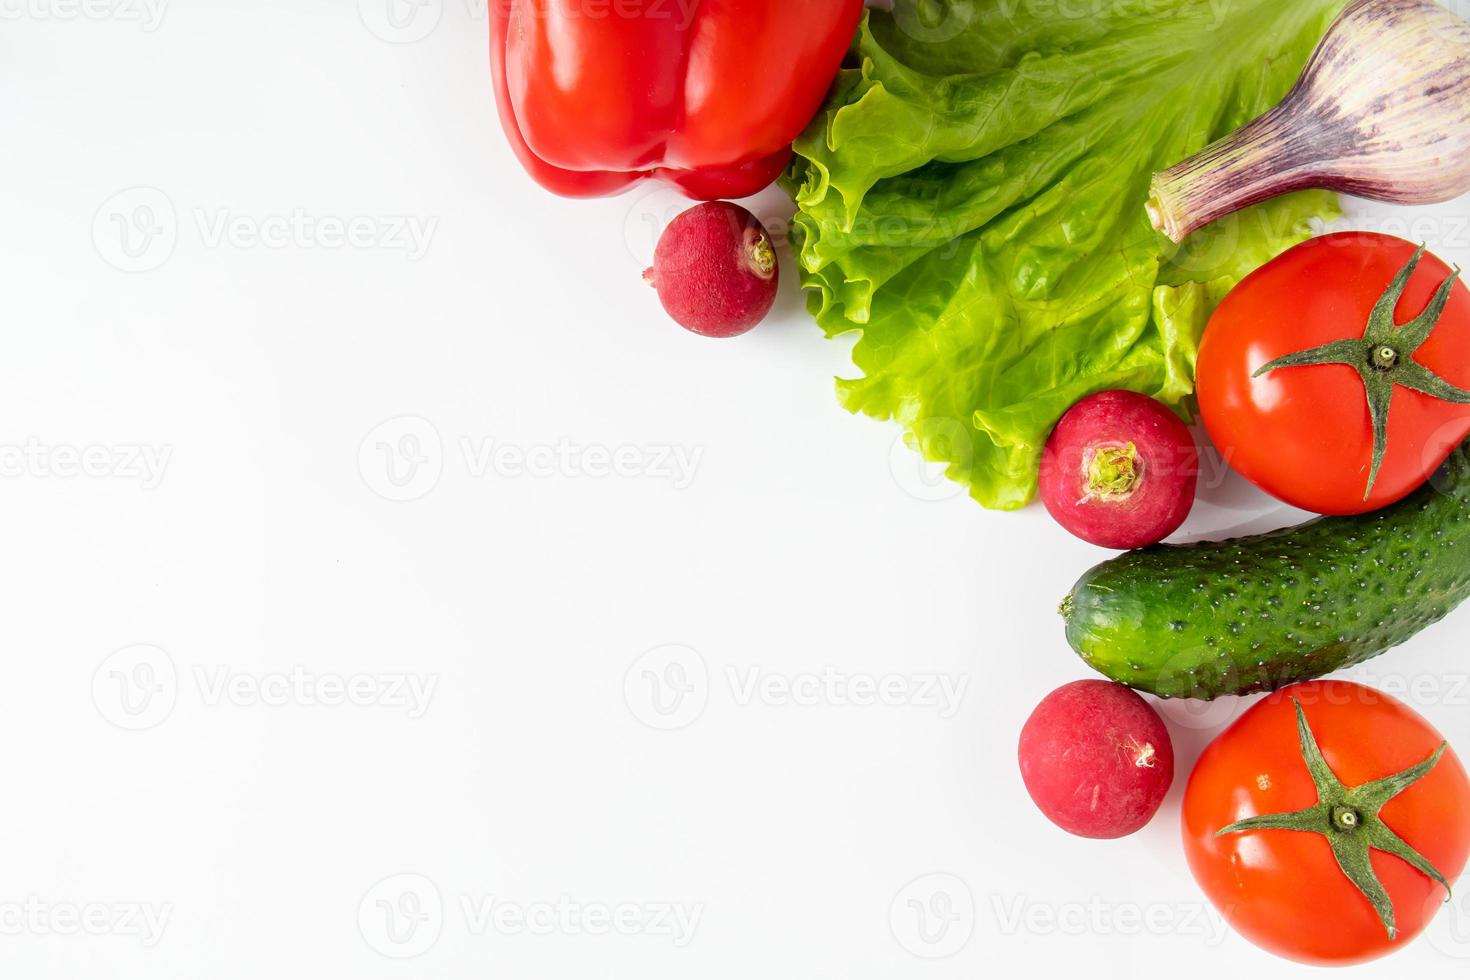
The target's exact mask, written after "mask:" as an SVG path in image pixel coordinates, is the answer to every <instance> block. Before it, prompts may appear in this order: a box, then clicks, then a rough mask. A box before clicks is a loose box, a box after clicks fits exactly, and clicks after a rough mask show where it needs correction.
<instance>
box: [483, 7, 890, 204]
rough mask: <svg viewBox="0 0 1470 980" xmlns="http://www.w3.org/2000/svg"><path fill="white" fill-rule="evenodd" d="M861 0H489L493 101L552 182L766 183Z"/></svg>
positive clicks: (732, 188) (719, 188) (816, 101)
mask: <svg viewBox="0 0 1470 980" xmlns="http://www.w3.org/2000/svg"><path fill="white" fill-rule="evenodd" d="M862 12H863V3H862V0H491V3H490V55H491V68H492V72H493V76H494V84H495V92H496V102H497V104H498V106H499V109H500V118H501V122H502V123H503V125H504V128H505V132H506V136H507V137H508V138H509V140H510V143H511V146H512V147H513V148H514V150H515V152H516V155H517V156H518V157H519V158H520V161H521V163H522V164H523V165H524V166H525V168H526V170H527V171H528V172H529V173H530V174H531V176H532V177H534V178H535V179H536V180H537V181H538V182H539V183H541V184H542V185H543V186H544V187H546V188H547V189H548V190H551V191H553V192H555V193H557V194H562V195H565V196H568V197H598V196H602V195H606V194H613V193H616V192H618V191H620V190H622V189H624V188H626V187H628V186H629V185H631V184H633V183H636V182H637V181H640V180H643V179H645V178H654V179H657V180H662V181H667V182H669V183H672V184H675V185H677V186H678V187H679V188H681V189H682V190H683V191H684V192H685V193H686V194H688V195H689V196H690V197H693V198H696V199H703V200H714V199H717V198H733V197H747V196H749V195H751V194H754V193H756V192H757V191H759V190H761V189H762V188H764V187H766V186H767V185H768V184H770V183H771V182H772V181H773V180H775V179H776V177H777V176H778V175H779V174H780V173H781V170H782V169H783V168H784V167H785V166H786V163H787V162H788V161H789V159H790V157H791V141H792V140H794V139H795V138H796V137H797V136H798V135H799V134H800V133H801V131H802V130H803V129H804V128H806V124H807V123H808V122H810V121H811V119H812V117H813V116H814V115H816V112H817V109H818V108H819V107H820V106H821V102H822V99H823V97H824V96H825V95H826V93H827V90H828V88H829V87H830V86H831V84H832V80H833V79H834V78H835V77H836V74H837V70H838V68H839V67H840V65H841V63H842V58H843V55H844V54H845V53H846V52H847V49H848V47H849V45H850V44H851V43H852V39H853V35H854V33H855V32H856V30H857V25H858V21H859V19H860V17H861V16H862Z"/></svg>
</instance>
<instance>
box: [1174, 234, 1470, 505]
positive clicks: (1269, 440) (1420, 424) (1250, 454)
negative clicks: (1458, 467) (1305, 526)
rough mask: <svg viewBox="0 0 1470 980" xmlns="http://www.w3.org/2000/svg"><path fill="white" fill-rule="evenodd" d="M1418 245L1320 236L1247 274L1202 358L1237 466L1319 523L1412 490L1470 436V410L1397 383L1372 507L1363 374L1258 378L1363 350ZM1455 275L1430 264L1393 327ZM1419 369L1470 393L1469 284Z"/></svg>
mask: <svg viewBox="0 0 1470 980" xmlns="http://www.w3.org/2000/svg"><path fill="white" fill-rule="evenodd" d="M1415 248H1416V246H1415V245H1413V244H1412V243H1410V242H1406V241H1403V240H1402V239H1398V238H1392V237H1390V236H1387V235H1378V234H1369V233H1360V232H1349V233H1343V234H1337V235H1327V236H1325V237H1322V238H1317V239H1314V240H1312V241H1310V242H1306V243H1304V244H1302V245H1298V246H1297V247H1296V248H1293V249H1291V250H1290V251H1287V252H1285V253H1283V254H1282V255H1280V256H1279V257H1277V258H1276V259H1275V260H1273V261H1271V262H1268V263H1267V264H1266V265H1264V266H1262V267H1261V268H1260V269H1258V270H1257V271H1256V272H1254V273H1252V274H1251V275H1250V276H1248V277H1247V278H1246V279H1245V281H1243V282H1242V283H1241V284H1240V285H1239V286H1237V287H1236V288H1235V290H1234V291H1233V292H1232V293H1231V294H1230V295H1229V296H1227V297H1226V298H1225V301H1224V302H1223V303H1222V304H1221V305H1220V308H1219V309H1218V310H1217V311H1216V312H1215V315H1214V317H1213V318H1212V319H1211V320H1210V324H1209V327H1208V328H1207V329H1206V330H1205V335H1204V341H1203V343H1202V344H1201V347H1200V354H1199V365H1198V378H1199V404H1200V414H1201V415H1202V416H1203V418H1204V422H1205V427H1206V428H1207V429H1208V430H1209V433H1210V437H1211V438H1212V439H1213V440H1214V442H1215V445H1216V446H1217V447H1218V448H1219V450H1220V451H1221V453H1223V454H1224V456H1225V461H1226V462H1227V463H1228V464H1229V465H1230V466H1232V467H1234V468H1235V469H1236V470H1237V471H1239V472H1240V473H1241V474H1242V475H1243V476H1245V477H1246V478H1247V479H1249V480H1250V481H1251V482H1253V483H1255V484H1256V485H1257V486H1259V487H1260V488H1261V489H1263V490H1265V491H1266V492H1267V493H1270V494H1272V495H1273V496H1275V497H1277V498H1279V499H1281V500H1284V501H1286V502H1287V503H1289V504H1292V505H1294V506H1296V507H1300V508H1302V509H1304V510H1310V511H1315V512H1317V513H1320V514H1359V513H1364V512H1367V511H1370V510H1376V509H1378V508H1380V507H1384V506H1386V505H1388V504H1391V503H1393V502H1394V501H1396V500H1399V499H1402V498H1403V497H1405V496H1407V495H1408V494H1409V493H1411V492H1413V491H1414V490H1415V489H1416V488H1417V487H1419V486H1420V485H1421V484H1422V483H1423V482H1424V481H1425V479H1427V478H1428V477H1429V476H1430V475H1431V474H1432V473H1433V472H1434V470H1435V469H1436V468H1437V467H1438V466H1439V465H1440V464H1441V463H1443V462H1444V461H1445V459H1446V458H1447V457H1448V456H1449V454H1450V453H1451V452H1452V451H1453V450H1454V449H1455V447H1456V446H1458V445H1459V444H1460V443H1461V442H1462V441H1463V440H1464V439H1465V438H1466V437H1467V436H1470V405H1462V404H1452V403H1450V402H1446V401H1440V400H1438V399H1436V398H1433V397H1430V396H1428V395H1424V394H1421V393H1419V392H1418V391H1411V390H1410V389H1408V388H1405V387H1402V386H1401V385H1399V384H1395V385H1394V386H1393V398H1392V402H1391V408H1390V410H1389V412H1388V415H1387V418H1388V427H1387V443H1386V445H1387V448H1386V452H1385V455H1384V459H1383V464H1382V469H1381V470H1380V471H1379V473H1378V475H1377V478H1376V481H1375V483H1374V485H1373V490H1372V493H1371V494H1369V495H1368V497H1367V499H1364V491H1365V490H1366V489H1367V487H1368V477H1369V473H1370V469H1371V463H1372V458H1373V444H1374V439H1373V427H1372V422H1371V419H1370V416H1369V410H1368V399H1367V394H1366V392H1365V386H1364V383H1363V380H1362V378H1361V377H1360V376H1359V373H1358V372H1357V371H1356V370H1355V369H1354V368H1352V367H1349V366H1347V365H1345V364H1317V365H1311V366H1304V367H1285V368H1277V369H1276V370H1273V371H1271V372H1270V373H1268V374H1265V375H1263V376H1261V377H1259V378H1257V377H1253V375H1254V374H1255V372H1256V371H1257V370H1259V369H1260V368H1262V367H1263V366H1265V365H1266V364H1267V363H1269V362H1270V361H1273V360H1275V359H1276V358H1278V357H1282V356H1285V355H1288V354H1293V353H1296V352H1298V351H1303V350H1307V349H1310V348H1314V347H1318V346H1320V345H1322V344H1326V343H1329V342H1332V341H1341V340H1359V339H1362V338H1363V337H1364V333H1365V329H1366V327H1367V325H1368V321H1369V316H1370V314H1371V313H1372V311H1373V307H1374V306H1375V304H1377V302H1378V300H1379V298H1380V297H1381V296H1383V294H1384V293H1385V292H1386V291H1387V289H1388V287H1389V285H1390V283H1391V282H1392V280H1393V278H1394V276H1395V275H1396V274H1397V273H1398V272H1399V271H1400V270H1401V269H1403V268H1404V267H1405V266H1406V265H1407V264H1408V263H1409V261H1410V260H1411V259H1412V258H1413V255H1414V251H1415ZM1452 275H1454V270H1452V269H1450V267H1449V266H1447V265H1445V264H1444V263H1443V262H1441V261H1440V260H1439V259H1437V258H1435V257H1434V256H1433V255H1429V254H1427V253H1426V254H1425V255H1424V256H1423V259H1422V260H1421V262H1420V264H1419V267H1418V269H1417V270H1416V271H1415V273H1414V275H1413V277H1412V278H1411V279H1410V280H1409V284H1408V288H1407V290H1406V291H1405V292H1404V294H1403V296H1402V297H1401V298H1400V300H1399V303H1398V306H1397V309H1396V314H1395V322H1396V323H1397V324H1403V323H1405V322H1407V321H1409V320H1412V319H1413V318H1414V317H1416V316H1418V315H1419V314H1420V313H1422V312H1423V311H1424V310H1425V308H1426V307H1427V306H1428V305H1429V302H1430V299H1431V298H1432V297H1433V295H1434V293H1435V291H1436V289H1438V288H1439V286H1440V285H1441V284H1442V283H1444V282H1445V281H1446V280H1447V279H1448V278H1450V277H1451V276H1452ZM1403 355H1404V357H1406V358H1407V357H1409V356H1410V352H1407V351H1405V352H1403ZM1412 360H1413V361H1415V362H1417V363H1418V364H1420V365H1422V366H1423V367H1425V368H1428V369H1429V370H1430V371H1432V372H1434V373H1435V374H1437V375H1439V376H1440V377H1441V378H1443V379H1444V380H1446V381H1448V382H1449V383H1450V384H1452V385H1454V386H1456V387H1460V388H1466V387H1470V290H1467V289H1466V288H1465V286H1464V284H1463V283H1457V284H1456V285H1455V286H1454V288H1453V292H1452V293H1451V294H1450V298H1449V304H1448V306H1447V308H1446V309H1445V311H1444V315H1443V317H1442V318H1441V319H1440V321H1439V323H1438V325H1437V326H1435V328H1434V330H1433V332H1431V333H1430V335H1429V339H1428V340H1427V341H1425V342H1424V344H1423V346H1421V347H1419V348H1418V349H1417V351H1414V352H1412Z"/></svg>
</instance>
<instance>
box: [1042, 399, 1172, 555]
mask: <svg viewBox="0 0 1470 980" xmlns="http://www.w3.org/2000/svg"><path fill="white" fill-rule="evenodd" d="M1129 443H1132V444H1133V445H1134V447H1135V448H1136V450H1137V453H1138V458H1139V460H1140V461H1141V467H1140V476H1139V480H1138V483H1137V485H1136V486H1135V487H1134V488H1133V490H1132V491H1131V492H1130V493H1129V494H1128V495H1127V496H1126V497H1108V496H1097V495H1090V494H1089V493H1088V488H1087V473H1086V470H1087V466H1088V463H1089V461H1090V460H1091V459H1092V458H1093V455H1094V453H1095V452H1096V451H1097V450H1099V449H1110V448H1116V447H1120V446H1126V445H1128V444H1129ZM1198 486H1199V454H1198V452H1197V450H1196V449H1195V445H1194V437H1193V436H1192V435H1191V434H1190V432H1189V427H1188V426H1186V425H1185V424H1184V423H1183V422H1181V421H1180V420H1179V416H1177V415H1175V414H1174V413H1173V412H1171V411H1169V409H1168V408H1166V407H1164V406H1163V405H1162V404H1160V403H1159V402H1157V401H1155V400H1154V399H1152V398H1150V397H1148V396H1147V395H1140V394H1138V393H1137V392H1134V391H1104V392H1100V393H1098V394H1096V395H1092V396H1090V397H1088V398H1084V399H1082V401H1080V402H1078V403H1077V404H1076V405H1073V406H1072V407H1071V408H1070V409H1069V410H1068V411H1067V414H1066V415H1063V416H1062V419H1061V421H1060V422H1058V423H1057V425H1056V428H1055V429H1053V430H1052V434H1051V437H1050V438H1048V439H1047V441H1046V448H1045V449H1044V450H1043V451H1042V454H1041V473H1040V490H1041V500H1042V503H1043V504H1045V505H1046V509H1047V511H1048V512H1049V513H1050V514H1051V516H1052V517H1053V518H1055V519H1056V522H1057V523H1058V524H1060V525H1061V526H1062V527H1064V528H1066V529H1067V530H1068V531H1071V532H1072V533H1073V534H1075V535H1076V536H1077V537H1079V538H1081V539H1082V540H1084V541H1088V542H1091V543H1092V544H1095V545H1099V546H1100V547H1103V548H1116V549H1119V550H1127V549H1131V548H1142V547H1145V546H1146V545H1151V544H1157V543H1158V542H1160V541H1162V540H1164V539H1165V538H1167V537H1168V536H1169V535H1171V534H1173V533H1174V532H1175V531H1177V530H1179V528H1180V526H1181V525H1182V524H1183V523H1184V521H1185V519H1186V518H1187V517H1189V512H1190V510H1191V509H1193V507H1194V497H1195V492H1196V490H1197V489H1198Z"/></svg>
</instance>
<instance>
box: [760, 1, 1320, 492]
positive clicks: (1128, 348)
mask: <svg viewBox="0 0 1470 980" xmlns="http://www.w3.org/2000/svg"><path fill="white" fill-rule="evenodd" d="M1344 2H1345V0H1137V2H1134V0H1123V2H1116V3H1103V4H1089V3H1053V2H1048V0H897V3H896V6H895V9H894V10H893V11H892V12H885V11H879V10H873V11H870V12H869V15H868V17H867V19H866V20H865V22H864V24H863V27H862V29H861V31H860V32H859V35H858V37H857V39H856V41H855V48H854V54H855V58H854V61H853V64H855V65H856V67H853V68H850V69H846V70H844V71H843V72H842V75H841V77H840V78H839V79H838V82H837V85H836V87H835V89H834V92H833V94H832V96H831V98H830V100H829V103H828V105H827V106H826V108H825V109H824V110H823V111H822V113H821V114H820V115H819V116H818V117H817V118H816V119H815V120H814V121H813V123H812V125H811V127H810V128H809V129H808V130H807V132H806V133H805V134H804V135H803V136H802V137H801V139H800V140H798V142H797V144H796V152H797V157H796V159H795V161H794V163H793V164H792V168H791V170H790V171H789V172H788V173H787V175H786V177H785V186H786V187H787V189H788V190H790V191H791V192H792V194H793V196H794V197H795V198H796V201H797V204H798V212H797V215H796V219H795V224H794V233H793V239H794V241H795V242H796V243H797V245H798V246H799V252H800V262H801V268H802V280H803V284H804V285H805V286H806V287H808V288H809V289H811V290H812V291H813V292H812V294H811V295H810V296H809V305H810V308H811V311H812V313H813V314H814V315H815V316H816V318H817V321H818V322H819V323H820V324H821V326H822V327H823V328H824V329H825V330H826V331H827V333H828V334H829V335H831V336H835V335H838V334H842V333H846V332H848V331H854V330H857V331H861V333H862V336H861V337H860V338H859V340H858V342H857V345H856V346H855V348H854V352H853V359H854V361H855V363H856V365H857V367H858V368H860V369H861V371H862V373H863V377H861V378H856V379H852V380H844V381H839V382H838V387H839V394H840V397H841V399H842V401H843V404H844V405H846V407H847V408H849V409H850V410H852V411H855V412H862V413H865V414H867V415H870V416H873V417H876V418H879V419H893V420H897V421H899V422H901V423H903V424H904V426H906V430H907V436H906V438H907V440H908V441H909V444H910V445H911V446H913V447H914V448H915V449H917V450H918V451H920V452H922V453H923V454H924V456H926V457H927V458H928V459H930V460H933V461H935V462H939V463H944V464H947V473H948V475H949V476H950V478H951V479H954V480H956V481H959V482H960V483H963V484H965V485H966V486H968V487H969V489H970V492H971V495H972V496H973V497H974V498H975V499H976V500H978V501H979V502H980V503H982V504H984V505H985V506H987V507H995V508H1003V509H1011V508H1016V507H1020V506H1022V505H1024V504H1025V503H1026V502H1027V501H1029V500H1030V499H1031V497H1032V496H1033V495H1034V493H1035V489H1036V470H1037V463H1038V460H1039V457H1040V453H1041V449H1042V446H1043V445H1044V443H1045V440H1046V437H1047V435H1048V433H1049V432H1050V431H1051V428H1052V426H1053V424H1054V423H1055V422H1056V420H1057V419H1058V418H1059V417H1060V416H1061V415H1062V413H1063V412H1065V411H1066V409H1067V408H1068V407H1070V406H1071V405H1072V404H1073V403H1074V402H1076V401H1077V400H1078V399H1080V398H1082V397H1084V396H1086V395H1088V394H1091V393H1093V392H1096V391H1101V390H1105V389H1109V388H1130V389H1133V390H1135V391H1141V392H1144V393H1147V394H1150V395H1153V396H1155V397H1157V398H1160V399H1162V400H1164V401H1166V402H1168V403H1170V404H1171V405H1176V406H1178V405H1180V404H1181V403H1182V402H1183V400H1184V399H1186V398H1187V397H1188V396H1189V395H1190V394H1191V393H1192V391H1193V388H1194V365H1195V356H1196V352H1197V350H1198V345H1199V337H1200V333H1201V331H1202V330H1203V329H1204V325H1205V323H1206V321H1207V320H1208V318H1209V315H1210V312H1211V311H1212V310H1213V309H1214V307H1215V305H1216V304H1217V303H1219V301H1220V300H1221V299H1222V298H1223V297H1224V295H1225V293H1227V292H1228V291H1229V290H1230V288H1231V287H1232V286H1233V285H1234V284H1235V283H1237V282H1239V281H1240V279H1242V278H1243V277H1244V276H1245V275H1247V274H1248V273H1249V272H1250V271H1251V270H1253V269H1254V268H1256V267H1257V266H1259V265H1260V264H1262V263H1263V262H1265V261H1267V260H1269V259H1270V258H1272V257H1273V256H1274V255H1276V254H1278V253H1279V252H1281V251H1283V250H1284V249H1285V248H1287V247H1289V246H1291V245H1293V244H1295V243H1297V242H1299V241H1302V240H1303V239H1305V238H1307V237H1309V235H1310V233H1311V232H1310V219H1311V218H1313V217H1314V216H1321V217H1331V216H1335V215H1336V213H1337V212H1336V197H1335V196H1334V195H1331V194H1327V193H1325V192H1316V191H1313V192H1307V193H1304V194H1298V195H1292V196H1289V197H1285V198H1280V199H1277V200H1275V201H1272V202H1270V203H1268V204H1266V205H1263V206H1260V207H1257V208H1254V209H1251V210H1249V211H1246V212H1242V213H1241V214H1239V215H1236V216H1234V217H1232V218H1227V219H1225V220H1223V221H1220V222H1217V223H1216V224H1215V225H1213V226H1211V227H1210V228H1208V229H1204V230H1202V231H1201V232H1199V233H1197V234H1196V235H1195V236H1194V237H1193V238H1191V239H1190V241H1189V242H1187V243H1186V244H1185V246H1184V247H1183V248H1179V247H1177V246H1174V245H1172V244H1171V243H1170V242H1169V241H1168V240H1167V239H1165V238H1164V237H1163V236H1162V235H1159V234H1157V233H1156V232H1155V231H1154V230H1153V228H1152V227H1151V225H1150V223H1149V221H1148V217H1147V214H1146V212H1145V209H1144V203H1145V200H1146V198H1147V194H1148V184H1149V178H1150V175H1151V174H1152V173H1153V172H1154V171H1156V170H1161V169H1164V168H1167V167H1169V166H1171V165H1173V164H1175V163H1177V162H1179V161H1180V160H1182V159H1184V158H1185V157H1187V156H1189V155H1191V154H1192V153H1194V152H1195V151H1196V150H1199V149H1200V148H1202V147H1204V146H1205V145H1207V144H1209V143H1211V142H1213V141H1214V140H1216V139H1218V138H1220V137H1222V136H1224V135H1226V134H1228V133H1229V132H1231V131H1232V130H1234V129H1235V128H1237V127H1238V126H1240V125H1241V124H1243V123H1245V122H1247V121H1249V120H1250V119H1252V118H1254V117H1256V116H1257V115H1260V114H1261V113H1262V112H1264V111H1266V110H1267V109H1269V108H1270V107H1271V106H1272V105H1274V104H1275V103H1276V102H1278V101H1280V99H1281V98H1282V97H1283V96H1284V95H1285V94H1286V92H1287V91H1288V90H1289V89H1290V87H1291V85H1292V83H1293V82H1294V81H1295V80H1296V78H1297V76H1298V74H1299V73H1300V71H1301V68H1302V66H1303V65H1304V64H1305V63H1306V59H1307V57H1308V55H1310V53H1311V51H1312V49H1313V47H1314V46H1315V44H1316V42H1317V41H1318V39H1319V38H1320V37H1321V36H1322V34H1323V33H1324V31H1325V30H1326V28H1327V26H1328V24H1329V23H1330V22H1331V20H1332V18H1333V17H1334V16H1335V15H1336V14H1337V13H1338V11H1339V10H1340V9H1341V8H1342V7H1343V5H1344Z"/></svg>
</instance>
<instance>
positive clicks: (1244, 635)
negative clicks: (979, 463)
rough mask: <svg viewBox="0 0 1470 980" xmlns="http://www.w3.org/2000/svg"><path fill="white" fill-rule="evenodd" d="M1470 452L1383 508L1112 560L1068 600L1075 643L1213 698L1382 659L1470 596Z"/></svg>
mask: <svg viewBox="0 0 1470 980" xmlns="http://www.w3.org/2000/svg"><path fill="white" fill-rule="evenodd" d="M1467 447H1470V443H1467V444H1465V445H1463V446H1461V447H1460V448H1459V449H1457V450H1456V451H1455V453H1454V454H1453V455H1452V456H1451V457H1450V459H1449V460H1448V461H1447V462H1446V463H1445V465H1444V466H1443V467H1441V468H1440V470H1439V471H1438V472H1437V473H1436V474H1435V476H1434V477H1433V479H1431V480H1430V482H1429V483H1428V484H1427V485H1426V486H1424V487H1423V488H1421V489H1420V490H1418V491H1417V492H1416V493H1414V494H1412V495H1411V496H1409V497H1407V498H1405V499H1404V500H1402V501H1400V502H1399V503H1397V504H1394V505H1392V506H1390V507H1387V508H1385V509H1383V510H1380V511H1376V512H1374V513H1371V514H1363V515H1360V516H1356V517H1333V518H1322V519H1319V520H1316V521H1313V522H1311V523H1309V524H1303V525H1301V526H1299V527H1294V528H1286V529H1283V530H1280V531H1273V532H1271V533H1269V534H1263V535H1258V536H1256V537H1249V538H1237V539H1235V540H1233V541H1222V542H1208V543H1201V544H1193V545H1159V546H1155V547H1152V548H1145V549H1143V550H1141V551H1135V552H1131V553H1129V554H1126V555H1123V556H1121V557H1119V558H1115V559H1113V560H1112V561H1108V562H1104V563H1103V564H1101V565H1099V566H1097V567H1096V568H1094V569H1092V570H1091V571H1090V572H1088V573H1087V574H1086V575H1084V576H1083V577H1082V579H1081V580H1080V581H1079V582H1078V583H1077V585H1076V587H1075V588H1074V589H1073V590H1072V594H1071V595H1070V596H1068V597H1067V598H1066V600H1064V601H1063V603H1062V615H1063V616H1064V617H1065V618H1066V621H1067V642H1068V643H1070V644H1071V645H1072V649H1074V650H1076V651H1077V653H1078V654H1080V655H1081V657H1082V659H1083V660H1085V661H1087V663H1088V664H1090V665H1091V666H1092V667H1094V668H1095V669H1097V670H1098V671H1100V672H1101V673H1103V674H1104V675H1106V676H1108V677H1110V678H1112V679H1113V680H1116V681H1120V682H1121V683H1124V684H1127V685H1128V686H1130V687H1133V688H1137V689H1138V690H1141V691H1147V692H1149V693H1151V694H1156V695H1158V696H1160V697H1166V698H1200V699H1204V700H1212V699H1214V698H1217V697H1222V696H1224V695H1231V694H1249V693H1251V692H1254V691H1265V690H1273V689H1275V688H1278V687H1283V686H1285V685H1287V684H1291V683H1294V682H1296V681H1302V680H1309V679H1311V678H1314V677H1321V676H1322V675H1324V674H1328V673H1331V672H1332V671H1334V670H1340V669H1342V668H1344V667H1350V666H1352V665H1354V664H1358V663H1362V662H1363V661H1364V660H1368V659H1370V658H1372V657H1376V656H1378V655H1379V654H1380V653H1383V652H1384V651H1385V650H1388V649H1389V648H1391V647H1394V646H1397V645H1398V644H1400V643H1403V642H1404V641H1405V640H1407V639H1409V638H1410V637H1411V636H1413V635H1414V634H1416V633H1418V632H1419V631H1420V630H1422V629H1424V628H1425V627H1426V626H1428V625H1430V624H1431V623H1434V622H1437V621H1439V620H1440V619H1443V618H1444V617H1445V616H1446V615H1448V614H1449V612H1450V611H1451V610H1452V609H1454V608H1455V607H1456V606H1458V605H1459V604H1460V603H1461V602H1463V601H1464V600H1465V599H1466V598H1467V597H1470V448H1467Z"/></svg>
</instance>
